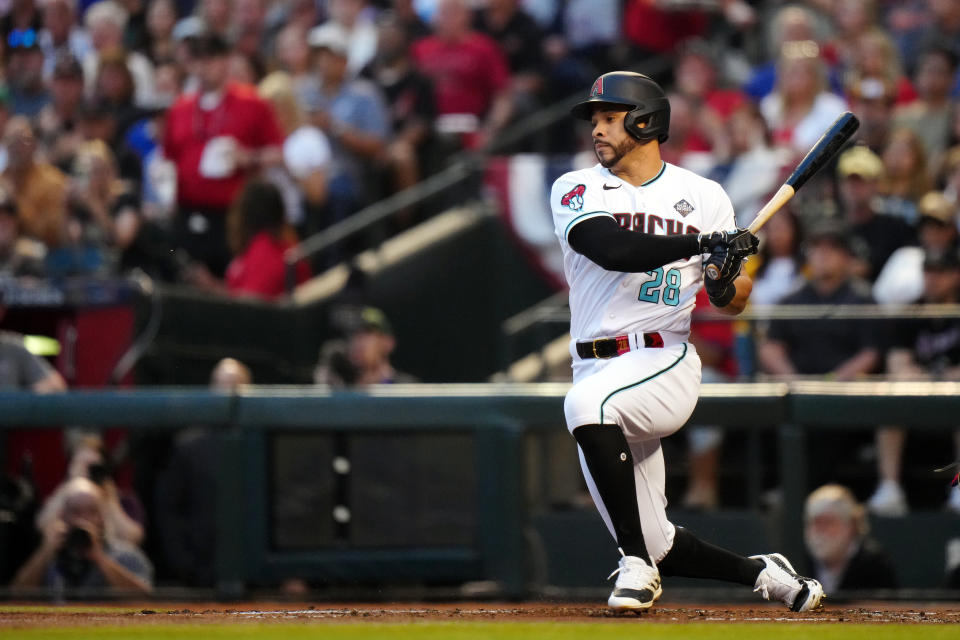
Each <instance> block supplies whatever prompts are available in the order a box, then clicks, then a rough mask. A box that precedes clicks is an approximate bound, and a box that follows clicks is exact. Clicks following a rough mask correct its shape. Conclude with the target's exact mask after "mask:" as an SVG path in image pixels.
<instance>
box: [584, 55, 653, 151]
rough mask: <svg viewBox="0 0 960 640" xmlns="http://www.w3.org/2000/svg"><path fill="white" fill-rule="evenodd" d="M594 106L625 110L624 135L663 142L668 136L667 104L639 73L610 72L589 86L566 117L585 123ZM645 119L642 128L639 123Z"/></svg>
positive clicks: (646, 78) (650, 82)
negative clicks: (625, 131) (623, 108)
mask: <svg viewBox="0 0 960 640" xmlns="http://www.w3.org/2000/svg"><path fill="white" fill-rule="evenodd" d="M594 104H610V105H617V106H621V107H627V108H628V109H629V111H628V112H627V115H626V116H625V117H624V119H623V126H624V128H626V130H627V132H628V133H629V134H630V135H632V136H633V137H634V138H636V139H637V140H641V141H643V142H646V141H648V140H658V141H659V142H661V143H663V142H666V140H667V136H668V135H669V133H670V101H669V100H667V96H666V94H665V93H664V92H663V89H662V88H661V87H660V85H659V84H657V83H656V82H654V81H653V79H651V78H649V77H648V76H645V75H643V74H642V73H634V72H632V71H612V72H610V73H605V74H603V75H602V76H600V77H599V78H597V79H596V81H595V82H594V83H593V87H592V88H591V89H590V97H589V98H587V99H586V100H584V101H583V102H581V103H579V104H577V105H574V107H573V108H572V109H571V110H570V114H571V115H572V116H573V117H574V118H579V119H580V120H589V119H590V116H591V113H592V111H593V110H592V109H591V106H592V105H594ZM645 119H646V126H644V127H641V126H640V123H641V122H642V121H644V120H645Z"/></svg>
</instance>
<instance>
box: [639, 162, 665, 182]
mask: <svg viewBox="0 0 960 640" xmlns="http://www.w3.org/2000/svg"><path fill="white" fill-rule="evenodd" d="M666 170H667V163H666V162H664V161H663V160H661V161H660V171H657V175H655V176H653V177H652V178H650V179H649V180H647V181H646V182H641V183H640V186H641V187H647V186H650V185H651V184H653V183H654V182H656V181H657V179H658V178H659V177H660V176H662V175H663V172H664V171H666Z"/></svg>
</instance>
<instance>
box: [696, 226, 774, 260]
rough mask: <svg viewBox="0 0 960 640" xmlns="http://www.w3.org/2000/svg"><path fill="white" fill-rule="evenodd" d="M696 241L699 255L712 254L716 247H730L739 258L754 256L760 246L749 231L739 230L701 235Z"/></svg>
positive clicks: (758, 240) (755, 237)
mask: <svg viewBox="0 0 960 640" xmlns="http://www.w3.org/2000/svg"><path fill="white" fill-rule="evenodd" d="M697 240H698V241H699V242H700V253H713V251H714V249H716V248H717V247H731V248H733V252H734V253H735V254H736V255H737V256H738V257H740V258H743V257H745V256H751V255H753V254H755V253H756V252H757V247H758V246H759V244H760V239H759V238H757V236H755V235H753V234H752V233H750V231H749V229H741V228H736V229H732V230H730V231H712V232H710V233H701V234H700V235H699V236H697Z"/></svg>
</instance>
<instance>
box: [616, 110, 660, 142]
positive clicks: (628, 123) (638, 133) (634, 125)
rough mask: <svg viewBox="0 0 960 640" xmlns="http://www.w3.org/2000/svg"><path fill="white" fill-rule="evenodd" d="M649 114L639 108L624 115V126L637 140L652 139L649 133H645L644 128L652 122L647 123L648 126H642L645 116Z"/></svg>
mask: <svg viewBox="0 0 960 640" xmlns="http://www.w3.org/2000/svg"><path fill="white" fill-rule="evenodd" d="M645 115H646V116H649V115H650V114H644V113H643V112H641V111H640V110H639V109H633V110H631V111H628V112H627V115H625V116H624V117H623V128H624V129H626V130H627V133H629V134H630V135H631V136H633V137H634V138H636V139H637V140H642V141H647V140H652V139H653V138H650V137H649V136H647V135H644V133H645V132H644V129H646V128H647V127H649V126H650V122H647V123H646V126H643V127H641V126H640V125H641V124H643V119H644V116H645Z"/></svg>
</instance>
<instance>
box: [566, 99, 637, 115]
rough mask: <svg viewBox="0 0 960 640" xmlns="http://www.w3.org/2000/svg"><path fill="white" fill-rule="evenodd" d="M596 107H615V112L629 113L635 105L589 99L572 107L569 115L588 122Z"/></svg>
mask: <svg viewBox="0 0 960 640" xmlns="http://www.w3.org/2000/svg"><path fill="white" fill-rule="evenodd" d="M598 106H607V107H615V108H616V109H615V110H623V111H630V110H631V109H635V108H636V105H633V104H626V103H623V102H610V101H609V100H603V99H601V98H590V99H589V100H584V101H583V102H579V103H577V104H575V105H573V107H572V108H571V109H570V115H572V116H573V117H574V118H576V119H578V120H590V118H592V117H593V112H594V111H595V110H596V108H597V107H598Z"/></svg>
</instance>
